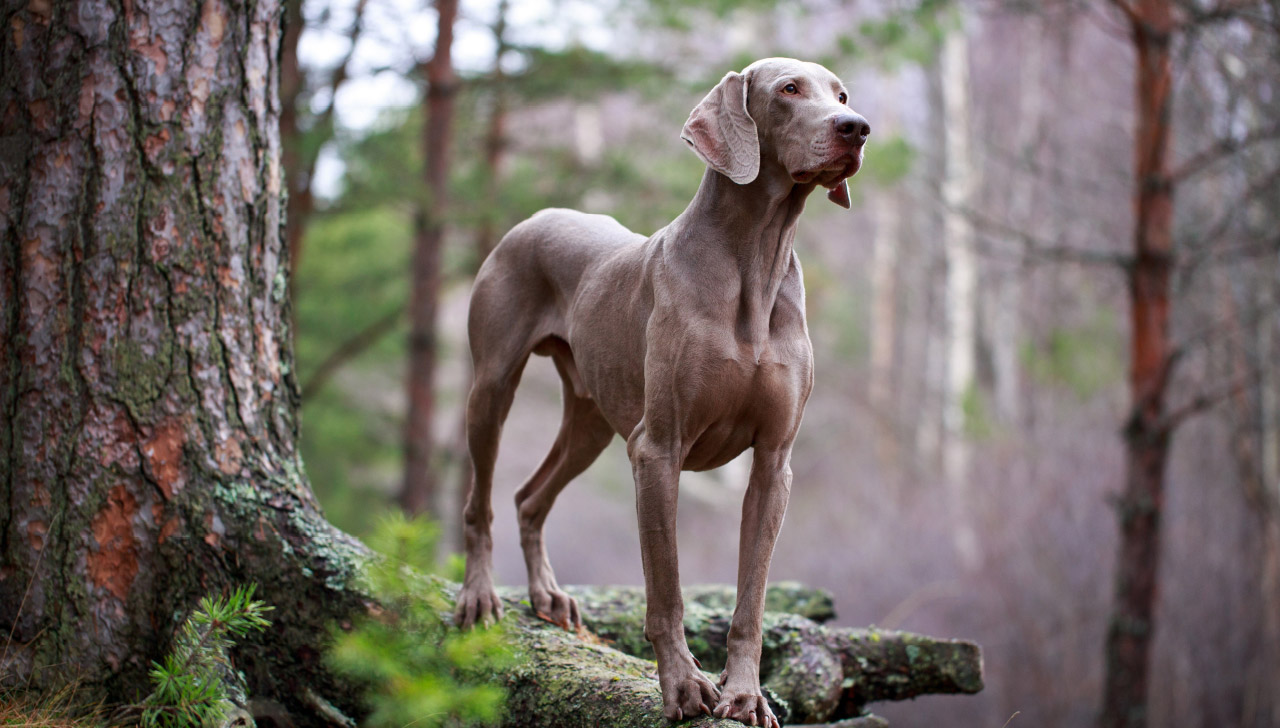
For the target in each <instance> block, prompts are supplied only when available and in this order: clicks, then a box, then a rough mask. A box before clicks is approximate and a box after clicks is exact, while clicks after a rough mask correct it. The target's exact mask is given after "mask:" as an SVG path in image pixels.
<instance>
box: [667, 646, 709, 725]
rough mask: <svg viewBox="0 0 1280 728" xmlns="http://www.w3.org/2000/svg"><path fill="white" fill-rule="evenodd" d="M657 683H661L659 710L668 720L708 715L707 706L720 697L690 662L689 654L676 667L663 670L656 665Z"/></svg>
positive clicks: (691, 659)
mask: <svg viewBox="0 0 1280 728" xmlns="http://www.w3.org/2000/svg"><path fill="white" fill-rule="evenodd" d="M658 684H659V685H660V686H661V687H662V714H663V715H664V716H666V717H667V719H668V720H685V719H686V718H692V717H694V716H696V715H702V714H706V715H711V706H713V705H715V704H716V700H718V699H719V697H720V691H719V690H718V689H717V688H716V686H715V685H714V684H712V682H711V681H710V680H709V679H707V676H706V675H704V674H703V673H702V671H701V670H699V669H698V668H697V667H695V666H694V664H693V656H692V655H690V656H689V662H688V664H687V665H682V666H680V668H677V669H668V670H663V669H662V667H661V666H659V668H658Z"/></svg>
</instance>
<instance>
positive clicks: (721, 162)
mask: <svg viewBox="0 0 1280 728" xmlns="http://www.w3.org/2000/svg"><path fill="white" fill-rule="evenodd" d="M747 85H748V79H747V77H746V76H743V75H742V74H739V73H734V72H733V71H730V72H729V73H726V74H725V76H724V78H722V79H720V83H718V84H716V87H715V88H713V89H711V93H709V94H707V97H706V98H704V99H703V100H702V101H701V102H700V103H699V104H698V105H697V106H695V107H694V109H693V112H692V113H690V114H689V120H688V121H686V122H685V123H684V129H683V130H682V131H681V132H680V138H681V139H683V140H685V141H686V142H689V146H691V147H693V151H694V152H696V153H697V154H698V156H699V157H701V158H702V161H704V162H706V163H707V166H709V167H711V168H712V169H714V170H715V171H717V172H719V173H720V174H723V175H724V176H726V177H728V178H729V179H731V180H733V181H734V182H737V183H738V184H740V185H744V184H747V183H748V182H750V181H752V180H754V179H755V178H756V175H758V174H760V135H759V134H758V133H757V132H756V123H755V121H753V120H752V119H751V115H750V114H748V113H747Z"/></svg>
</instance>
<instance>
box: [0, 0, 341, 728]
mask: <svg viewBox="0 0 1280 728" xmlns="http://www.w3.org/2000/svg"><path fill="white" fill-rule="evenodd" d="M20 5H21V6H20V7H15V6H14V4H10V8H12V9H11V10H9V11H7V13H6V23H5V32H4V33H3V34H2V35H0V44H2V45H0V69H3V74H4V75H3V79H0V118H3V122H2V128H3V129H4V132H3V133H4V136H3V137H0V251H2V252H0V298H2V299H3V301H4V309H3V311H4V314H3V318H2V319H0V342H2V343H0V418H2V421H3V427H2V428H0V430H2V432H3V435H2V437H3V442H0V482H2V483H3V489H4V490H3V497H0V552H2V554H3V562H2V563H0V633H3V634H6V635H9V634H11V635H12V640H11V642H10V643H9V644H8V645H7V646H6V648H5V650H4V664H3V665H0V676H4V677H5V678H6V679H10V680H13V681H16V682H19V683H25V682H27V681H28V680H30V681H31V682H32V683H33V684H36V685H39V684H42V683H50V682H54V681H56V680H58V679H60V678H62V677H65V676H66V674H68V673H69V672H73V673H75V674H76V675H77V676H78V678H79V680H80V681H81V684H82V685H83V686H84V687H85V688H88V689H92V690H94V691H96V692H100V693H101V694H103V695H104V696H106V697H108V698H109V699H115V700H126V701H127V700H135V699H137V698H138V697H140V696H141V695H143V694H145V693H146V692H147V691H148V688H147V685H146V681H145V678H146V672H147V669H148V666H149V660H151V659H154V658H156V657H157V656H158V654H159V653H160V651H161V650H162V649H163V648H164V647H165V646H166V643H167V642H168V641H169V639H170V636H171V635H172V633H173V628H174V625H175V623H176V622H177V621H179V620H180V619H181V618H182V617H183V615H184V614H185V613H186V612H187V611H189V610H190V608H191V607H192V605H193V604H194V601H195V599H196V598H197V597H199V596H200V595H203V594H205V593H207V592H210V591H216V590H219V589H222V588H224V587H226V586H228V585H230V584H236V583H243V582H250V581H253V582H257V583H259V584H260V586H261V590H260V593H261V595H262V597H263V598H265V599H266V600H267V601H268V602H270V603H272V604H274V605H275V606H276V607H277V609H278V611H277V612H276V613H275V614H276V621H277V623H276V625H275V626H273V627H272V628H271V629H270V630H269V631H268V633H267V634H266V635H265V636H264V637H263V638H262V642H261V643H260V644H259V645H257V646H255V647H254V648H252V649H246V650H244V651H243V653H242V654H241V655H239V658H238V661H237V666H238V667H239V668H241V669H242V670H244V671H245V672H246V674H247V680H248V683H249V685H248V687H249V688H250V690H251V692H253V693H255V694H258V695H262V696H264V697H265V696H269V697H273V698H275V699H277V700H278V701H280V702H283V703H285V704H286V705H288V706H289V707H290V708H296V709H298V711H297V713H296V714H297V715H305V714H306V712H307V710H306V706H305V705H303V703H305V701H304V700H302V699H301V698H300V696H302V695H305V694H307V692H308V689H310V691H311V694H313V695H321V696H327V697H329V698H333V699H334V700H336V701H337V702H338V703H339V704H340V705H350V701H349V700H348V699H347V698H346V697H345V696H344V695H343V694H342V692H343V691H342V690H341V689H340V688H339V687H338V686H336V685H334V684H332V683H329V682H328V681H327V679H326V678H325V677H324V676H323V673H322V672H321V671H320V668H319V658H320V652H319V643H320V639H321V637H320V636H322V635H323V634H324V631H323V630H324V626H325V625H326V624H327V623H328V622H329V621H330V620H331V619H332V618H333V617H335V616H339V615H342V614H345V613H348V612H349V611H350V610H351V609H353V608H355V607H357V606H358V604H359V600H358V598H357V597H356V596H354V595H353V594H351V593H350V592H348V591H347V585H348V583H349V580H350V578H351V576H352V574H353V571H354V568H355V564H356V562H357V561H358V559H359V556H360V555H361V554H363V553H364V549H363V547H362V546H360V545H359V544H358V543H357V542H355V541H354V540H352V539H350V538H349V537H347V536H346V535H344V534H342V533H340V532H338V531H337V530H335V529H333V528H332V527H331V526H329V525H328V524H327V523H326V522H325V521H324V519H323V518H322V517H321V515H320V513H319V509H318V507H317V504H316V502H315V499H314V498H313V496H312V494H311V491H310V489H309V488H308V485H307V481H306V478H305V476H304V474H303V472H302V467H301V463H300V461H299V459H298V451H297V447H296V445H295V440H296V436H297V421H296V418H295V412H296V409H297V391H296V387H295V384H294V380H293V358H292V352H291V348H292V347H291V342H290V336H291V334H290V332H289V329H288V321H289V317H288V306H289V299H288V296H287V295H286V269H287V261H286V259H285V257H284V255H283V253H284V249H283V247H282V244H281V213H282V210H281V194H280V191H281V186H282V184H283V181H282V179H281V171H280V164H279V162H280V137H279V131H278V117H279V114H280V108H279V104H278V101H277V99H278V95H277V88H276V83H277V79H278V70H279V69H278V68H276V63H277V59H278V57H279V41H280V37H281V33H280V22H281V13H280V5H279V3H278V2H277V1H276V0H257V1H256V2H252V3H241V2H236V1H235V0H203V1H202V2H200V3H191V2H189V1H188V0H132V2H110V3H108V2H101V1H97V2H94V1H90V0H82V1H81V2H56V3H49V2H45V3H29V4H27V3H22V4H20ZM59 666H60V667H59Z"/></svg>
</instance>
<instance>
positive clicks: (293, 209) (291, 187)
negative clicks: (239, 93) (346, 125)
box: [280, 0, 369, 275]
mask: <svg viewBox="0 0 1280 728" xmlns="http://www.w3.org/2000/svg"><path fill="white" fill-rule="evenodd" d="M368 3H369V0H356V4H355V7H354V8H352V11H351V12H352V14H353V16H354V17H353V19H352V21H351V29H350V30H349V31H348V32H347V38H348V40H349V41H350V43H351V45H350V46H349V47H348V49H347V53H346V55H344V56H343V57H342V60H340V61H338V65H337V66H335V67H334V69H333V72H332V73H331V74H330V75H329V78H328V83H327V86H328V90H329V93H328V96H329V100H328V102H327V103H326V105H325V107H324V109H322V110H321V111H320V112H319V113H317V114H315V115H314V116H313V117H312V118H311V119H310V123H309V124H305V125H304V124H302V123H301V122H300V121H299V119H298V116H299V114H298V112H299V107H304V108H305V106H306V104H307V103H308V102H309V101H310V98H312V97H309V96H308V95H307V94H306V91H307V88H306V87H307V78H306V76H305V74H304V73H303V71H302V68H301V66H300V65H299V62H298V41H299V39H300V37H301V35H302V30H303V26H304V24H305V18H304V16H303V14H302V0H285V30H284V43H283V45H282V49H281V53H280V136H281V141H282V142H283V147H284V157H283V160H284V173H285V183H286V184H287V189H288V191H289V196H288V198H287V208H286V210H285V212H286V213H287V214H286V217H285V219H286V221H287V224H286V225H285V240H287V241H288V248H289V273H290V275H292V274H293V273H294V272H295V271H297V270H298V261H299V260H301V258H302V239H303V237H304V236H305V235H306V232H307V222H308V221H310V219H311V214H312V213H313V212H314V211H315V193H314V191H313V190H312V183H313V182H314V181H315V176H316V162H317V160H319V158H320V150H321V148H323V146H324V144H325V143H326V142H328V141H329V139H330V138H332V137H333V127H334V115H335V113H336V111H337V99H338V91H339V90H341V88H342V85H343V84H345V83H346V82H347V77H348V75H349V72H350V68H351V59H352V58H353V57H354V56H355V52H356V46H357V45H358V44H359V43H360V34H361V32H362V31H363V29H364V11H365V7H366V6H367V5H368ZM304 127H305V128H304Z"/></svg>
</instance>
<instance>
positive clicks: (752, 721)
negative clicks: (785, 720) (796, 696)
mask: <svg viewBox="0 0 1280 728" xmlns="http://www.w3.org/2000/svg"><path fill="white" fill-rule="evenodd" d="M712 712H713V714H714V715H715V717H717V718H730V719H732V720H736V721H738V722H740V723H745V724H747V725H754V726H762V728H780V726H779V725H778V719H777V718H776V717H775V716H774V715H773V711H772V710H770V709H769V703H768V702H767V701H766V700H765V699H764V695H762V694H761V692H760V689H759V688H756V690H755V691H754V692H753V691H750V690H744V691H742V692H738V691H735V690H732V689H730V688H728V687H726V688H725V690H724V691H723V692H722V693H720V702H719V703H718V704H717V705H716V709H715V710H714V711H712Z"/></svg>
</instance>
